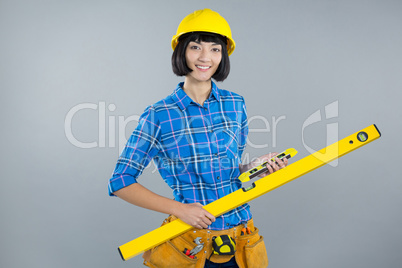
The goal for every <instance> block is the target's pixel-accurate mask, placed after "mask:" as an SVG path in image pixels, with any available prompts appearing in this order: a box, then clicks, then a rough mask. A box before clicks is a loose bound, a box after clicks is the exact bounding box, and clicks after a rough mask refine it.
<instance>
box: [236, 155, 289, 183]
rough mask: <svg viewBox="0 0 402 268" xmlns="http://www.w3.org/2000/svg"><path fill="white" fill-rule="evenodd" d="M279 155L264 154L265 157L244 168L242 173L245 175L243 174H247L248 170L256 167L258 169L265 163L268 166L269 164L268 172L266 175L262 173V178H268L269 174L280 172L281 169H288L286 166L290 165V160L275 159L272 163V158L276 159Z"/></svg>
mask: <svg viewBox="0 0 402 268" xmlns="http://www.w3.org/2000/svg"><path fill="white" fill-rule="evenodd" d="M277 154H278V153H269V154H264V155H262V156H260V157H258V158H257V159H255V160H254V161H253V162H251V163H250V164H248V165H247V167H246V168H244V167H243V168H242V169H241V172H242V173H243V172H245V171H247V170H249V169H252V168H254V167H258V166H259V165H261V164H262V163H264V162H268V164H267V168H268V171H267V172H264V173H261V174H260V175H259V177H261V178H262V177H265V176H268V175H269V174H272V173H274V172H275V171H278V170H280V169H281V168H284V167H286V166H287V165H288V159H287V158H283V159H282V160H281V159H279V158H277V157H275V158H274V159H275V161H274V162H273V161H271V158H272V157H274V156H276V155H277Z"/></svg>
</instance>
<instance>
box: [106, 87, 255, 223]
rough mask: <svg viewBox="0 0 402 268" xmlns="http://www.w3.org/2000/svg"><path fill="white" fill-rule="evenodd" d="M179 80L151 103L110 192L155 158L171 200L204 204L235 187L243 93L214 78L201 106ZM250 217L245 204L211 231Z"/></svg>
mask: <svg viewBox="0 0 402 268" xmlns="http://www.w3.org/2000/svg"><path fill="white" fill-rule="evenodd" d="M182 86H183V83H180V84H179V85H178V86H177V88H176V89H175V91H174V92H173V93H172V94H171V95H169V96H168V97H166V98H165V99H163V100H161V101H159V102H157V103H155V104H154V105H152V106H149V107H147V108H146V109H145V112H144V113H143V114H142V116H141V117H140V120H139V123H138V126H137V128H136V129H135V130H134V132H133V133H132V135H131V137H130V138H129V140H128V141H127V144H126V146H125V148H124V150H123V152H122V154H121V156H120V157H119V159H118V161H117V165H116V168H115V170H114V173H113V176H112V178H111V179H110V181H109V194H110V195H113V192H115V191H117V190H119V189H121V188H123V187H125V186H128V185H130V184H132V183H136V182H137V178H138V177H139V176H140V174H141V173H142V172H143V170H144V169H145V168H146V167H147V166H148V164H149V163H150V161H151V160H152V159H153V160H154V161H155V164H156V165H157V167H158V170H159V173H160V175H161V176H162V178H163V180H164V181H165V182H166V183H167V184H168V185H169V187H170V188H171V189H172V190H173V196H174V198H175V200H177V201H179V202H183V203H195V202H199V203H201V204H203V205H206V204H208V203H210V202H213V201H215V200H217V199H219V198H221V197H223V196H226V195H228V194H230V193H232V192H234V191H236V190H238V189H239V188H241V182H240V181H239V180H238V179H237V178H238V176H239V175H240V171H239V164H240V163H241V155H242V153H243V150H244V148H245V145H246V139H247V134H248V125H247V114H246V107H245V103H244V99H243V97H241V96H240V95H237V94H235V93H233V92H230V91H226V90H222V89H219V88H218V87H217V86H216V84H215V83H213V82H212V91H211V95H210V97H209V98H208V99H207V100H206V101H205V102H204V105H203V106H201V105H200V104H198V103H195V102H193V101H192V100H191V98H190V97H188V95H187V94H186V93H185V92H184V90H183V89H182ZM249 219H251V213H250V208H249V205H248V204H245V205H243V206H240V207H238V208H236V209H234V210H232V211H229V212H228V213H226V214H224V215H222V216H220V217H217V219H216V221H215V222H214V223H213V224H212V225H211V226H210V227H209V228H210V229H212V230H222V229H228V228H232V227H234V226H237V225H239V224H241V222H244V221H248V220H249Z"/></svg>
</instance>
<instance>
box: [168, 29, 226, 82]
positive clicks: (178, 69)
mask: <svg viewBox="0 0 402 268" xmlns="http://www.w3.org/2000/svg"><path fill="white" fill-rule="evenodd" d="M191 41H197V42H212V43H217V44H220V45H221V46H222V59H221V62H220V63H219V66H218V69H217V70H216V72H215V73H214V75H213V76H212V78H213V79H215V80H216V81H223V80H225V79H226V78H227V77H228V75H229V72H230V61H229V55H228V50H227V40H226V37H224V36H222V35H220V34H214V33H208V32H191V33H186V34H184V35H182V36H180V38H179V42H178V44H177V46H176V48H175V50H174V51H173V54H172V69H173V73H174V74H175V75H177V76H185V75H187V74H188V73H190V72H192V71H193V70H191V69H190V68H189V67H188V66H187V63H186V49H187V46H188V44H189V43H190V42H191Z"/></svg>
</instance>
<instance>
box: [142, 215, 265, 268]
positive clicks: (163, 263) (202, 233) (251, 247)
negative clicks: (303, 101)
mask: <svg viewBox="0 0 402 268" xmlns="http://www.w3.org/2000/svg"><path fill="white" fill-rule="evenodd" d="M175 219H176V217H174V216H170V217H169V218H167V219H166V220H165V221H164V223H163V224H162V225H164V224H166V223H168V222H171V221H173V220H175ZM245 228H247V229H248V230H250V232H244V230H245ZM242 231H243V232H242ZM224 236H228V238H231V239H232V241H233V244H235V246H236V247H235V252H234V257H235V258H236V262H237V264H238V266H239V268H266V267H267V266H268V257H267V252H266V249H265V244H264V240H263V237H262V236H260V235H259V233H258V228H255V227H254V223H253V220H250V221H248V222H247V224H241V225H239V226H236V227H234V228H231V229H227V230H221V231H212V230H207V229H194V230H191V231H188V232H186V233H184V234H182V235H180V236H178V237H175V238H173V239H171V240H169V241H167V242H165V243H163V244H161V245H159V246H157V247H155V248H153V249H151V250H148V251H146V252H145V253H144V255H143V258H144V264H145V265H146V266H148V267H158V268H169V267H172V268H177V267H186V268H204V266H205V260H206V259H208V258H209V257H210V259H209V260H210V261H212V262H215V263H224V262H228V261H229V260H230V259H231V258H233V254H231V255H222V254H220V255H218V254H213V252H214V248H213V242H214V240H213V238H214V237H215V242H216V244H217V245H220V246H221V247H220V251H222V252H223V251H226V249H225V248H224V247H223V245H224V243H222V244H221V243H220V241H221V240H219V239H218V240H217V238H218V237H221V238H222V237H224ZM222 242H223V240H222ZM191 251H193V253H194V252H197V251H198V252H197V253H195V254H194V255H192V254H191Z"/></svg>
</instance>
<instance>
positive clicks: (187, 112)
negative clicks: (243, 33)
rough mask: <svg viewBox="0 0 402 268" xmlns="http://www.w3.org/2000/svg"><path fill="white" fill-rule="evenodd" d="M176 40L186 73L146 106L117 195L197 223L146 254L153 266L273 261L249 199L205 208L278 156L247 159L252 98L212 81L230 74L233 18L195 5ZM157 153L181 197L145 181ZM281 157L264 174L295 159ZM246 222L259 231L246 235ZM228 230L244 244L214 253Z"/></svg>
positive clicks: (176, 66)
mask: <svg viewBox="0 0 402 268" xmlns="http://www.w3.org/2000/svg"><path fill="white" fill-rule="evenodd" d="M172 47H173V50H174V52H173V55H172V68H173V72H174V73H175V74H176V75H178V76H184V77H185V78H184V82H182V83H179V85H178V86H177V87H176V89H175V90H174V92H173V93H172V94H170V95H169V96H167V97H166V98H164V99H162V100H161V101H159V102H157V103H155V104H153V105H151V106H149V107H147V108H146V109H145V112H144V113H143V115H142V116H141V118H140V120H139V124H138V126H137V128H136V129H135V131H134V132H133V134H132V135H131V137H130V138H129V140H128V142H127V144H126V147H125V149H124V150H123V152H122V154H121V156H120V158H119V160H118V162H117V165H116V168H115V171H114V173H113V176H112V178H111V179H110V182H109V194H110V195H116V196H118V197H120V198H121V199H123V200H125V201H127V202H129V203H132V204H134V205H137V206H140V207H144V208H147V209H151V210H155V211H158V212H162V213H166V214H169V215H171V216H170V217H169V218H168V219H167V220H166V222H169V221H171V220H173V219H176V218H179V219H181V220H182V221H184V222H186V223H187V224H189V225H191V226H193V227H195V228H196V229H195V231H191V232H190V233H187V234H184V235H182V236H181V237H179V238H176V239H173V240H171V241H170V242H169V244H166V243H165V244H163V245H161V246H159V247H157V248H155V249H154V250H152V251H150V252H147V253H146V254H144V259H145V262H144V263H145V264H146V265H148V266H150V267H204V265H208V266H209V267H254V268H258V267H266V266H267V265H268V259H267V257H266V251H265V246H264V244H263V241H262V237H260V236H259V235H258V230H257V229H256V228H255V227H254V226H253V222H252V216H251V212H250V207H249V205H248V204H245V205H242V206H240V207H238V208H236V209H234V210H232V211H230V212H228V213H225V214H224V215H221V216H219V217H214V216H213V215H212V214H211V213H209V212H208V211H206V210H205V209H203V206H204V205H206V204H208V203H210V202H213V201H215V200H217V199H219V198H221V197H223V196H225V195H228V194H230V193H232V192H234V191H236V190H238V189H240V188H241V182H240V181H239V179H238V176H239V175H240V174H241V173H242V172H245V171H247V170H248V169H250V168H253V167H255V166H257V165H260V164H261V163H262V162H265V161H269V159H270V158H271V157H273V156H275V154H274V153H273V154H267V155H263V156H261V157H259V158H257V159H256V160H255V161H253V162H252V163H249V164H242V163H241V155H242V152H243V150H244V148H245V145H246V139H247V134H248V127H247V114H246V108H245V103H244V99H243V97H241V96H240V95H238V94H235V93H233V92H230V91H227V90H223V89H219V88H218V87H217V86H216V84H215V83H214V82H213V81H212V78H213V79H214V80H216V81H223V80H225V79H226V78H227V76H228V75H229V71H230V62H229V55H230V54H231V53H232V52H233V50H234V48H235V42H234V41H233V39H232V36H231V30H230V27H229V24H228V23H227V22H226V20H225V19H224V18H223V17H222V16H220V15H219V14H218V13H216V12H214V11H212V10H210V9H204V10H198V11H195V12H193V13H191V14H190V15H188V16H187V17H185V18H184V19H183V21H182V22H181V23H180V25H179V27H178V29H177V33H176V35H175V36H173V39H172ZM152 159H153V160H154V161H155V163H156V165H157V166H158V169H159V172H160V174H161V176H162V178H163V179H164V181H165V182H166V183H167V184H168V185H169V187H170V188H171V189H172V190H173V195H174V200H172V199H169V198H166V197H163V196H160V195H157V194H155V193H154V192H152V191H150V190H148V189H147V188H145V187H143V186H142V185H141V184H139V183H138V182H137V178H138V177H139V176H140V174H141V173H142V171H143V170H144V168H145V167H146V166H147V165H148V164H149V162H150V161H151V160H152ZM276 162H277V163H272V162H270V161H269V163H270V165H268V172H267V173H265V174H262V175H261V177H263V176H266V175H268V174H269V173H272V172H275V171H276V170H279V169H280V168H283V167H285V166H286V165H287V160H286V159H285V160H284V161H281V160H279V159H276ZM246 224H247V227H249V228H251V229H250V230H251V234H248V233H246V234H243V235H242V234H241V233H240V230H241V229H243V228H244V227H245V225H246ZM226 234H227V235H229V236H230V237H231V239H233V240H235V241H236V243H237V250H236V253H235V257H234V256H233V255H218V254H212V253H213V250H212V237H218V236H220V235H226ZM196 237H201V240H199V241H198V242H200V241H201V242H203V244H202V245H200V243H198V246H199V247H201V246H202V247H201V248H203V250H201V251H200V252H198V253H196V254H194V256H192V257H194V259H193V258H191V254H190V253H189V252H187V254H186V252H183V250H184V249H185V248H194V246H196V244H194V240H195V238H196ZM242 238H245V239H242ZM257 243H258V244H259V246H258V247H254V244H257ZM247 245H248V246H249V247H247ZM171 247H173V250H172V248H171ZM245 248H249V250H248V251H247V252H246V249H245ZM251 248H253V250H250V249H251ZM254 248H257V249H256V250H254ZM253 251H254V252H253ZM182 252H183V253H182ZM250 254H251V255H250ZM186 255H187V256H186ZM188 255H190V256H188ZM246 265H247V266H246Z"/></svg>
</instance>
